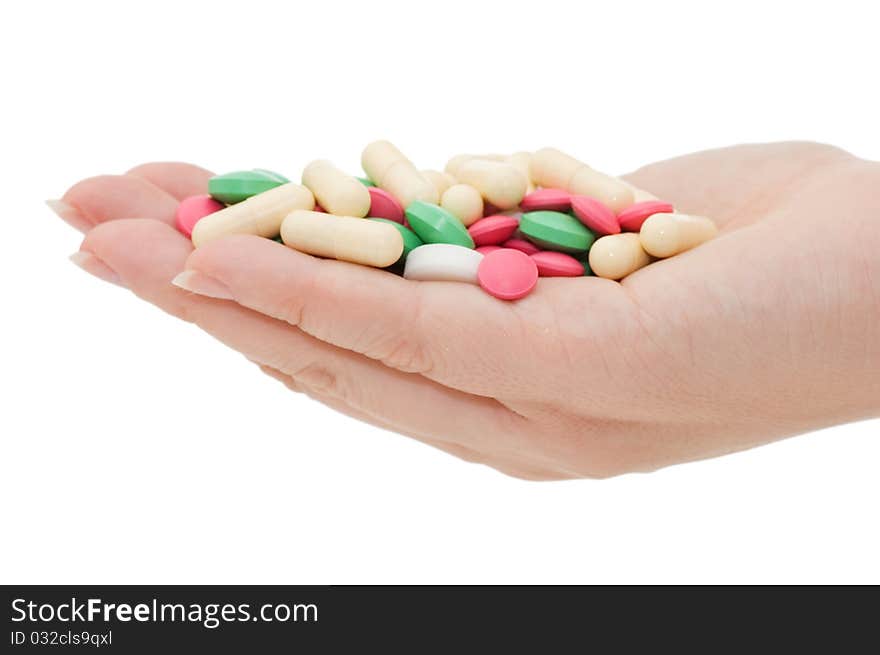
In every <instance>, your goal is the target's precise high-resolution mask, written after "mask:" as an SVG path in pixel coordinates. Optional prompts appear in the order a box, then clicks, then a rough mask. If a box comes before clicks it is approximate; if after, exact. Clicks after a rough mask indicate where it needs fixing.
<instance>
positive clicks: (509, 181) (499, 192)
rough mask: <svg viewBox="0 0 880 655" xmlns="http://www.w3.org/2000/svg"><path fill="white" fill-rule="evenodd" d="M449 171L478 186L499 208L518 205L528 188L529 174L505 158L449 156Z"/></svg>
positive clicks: (486, 197) (464, 181) (464, 182)
mask: <svg viewBox="0 0 880 655" xmlns="http://www.w3.org/2000/svg"><path fill="white" fill-rule="evenodd" d="M446 171H447V172H448V173H451V174H452V175H453V176H454V177H455V179H456V180H458V181H459V182H460V183H462V184H469V185H471V186H472V187H474V188H476V189H477V191H479V192H480V195H482V196H483V198H484V199H485V200H488V201H489V202H490V203H492V204H493V205H495V206H496V207H498V208H499V209H511V208H512V207H516V206H517V205H518V204H519V201H520V200H522V199H523V196H524V195H526V189H527V188H528V180H527V179H526V177H525V176H524V175H523V174H522V173H520V172H519V171H518V170H517V169H516V168H515V167H513V166H512V165H511V164H508V163H507V162H503V161H495V160H492V159H479V158H475V157H470V156H469V155H458V156H457V157H453V158H452V159H450V160H449V163H447V164H446Z"/></svg>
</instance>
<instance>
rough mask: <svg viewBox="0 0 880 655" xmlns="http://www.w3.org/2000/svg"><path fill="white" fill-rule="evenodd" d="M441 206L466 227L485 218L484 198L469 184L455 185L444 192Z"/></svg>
mask: <svg viewBox="0 0 880 655" xmlns="http://www.w3.org/2000/svg"><path fill="white" fill-rule="evenodd" d="M440 206H441V207H443V209H445V210H446V211H448V212H449V213H450V214H452V215H453V216H455V217H456V218H458V220H460V221H461V222H462V223H464V225H465V227H467V226H469V225H471V224H472V223H474V222H476V221H478V220H479V219H481V218H482V217H483V197H482V196H481V195H480V192H479V191H477V190H476V189H475V188H474V187H472V186H470V185H469V184H453V185H452V186H451V187H449V188H448V189H446V191H444V192H443V196H442V197H441V198H440Z"/></svg>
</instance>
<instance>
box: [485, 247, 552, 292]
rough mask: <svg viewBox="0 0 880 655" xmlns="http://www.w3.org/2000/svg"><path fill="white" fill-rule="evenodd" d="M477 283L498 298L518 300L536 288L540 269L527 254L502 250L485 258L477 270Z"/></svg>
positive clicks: (506, 249) (507, 249) (508, 249)
mask: <svg viewBox="0 0 880 655" xmlns="http://www.w3.org/2000/svg"><path fill="white" fill-rule="evenodd" d="M477 281H478V282H479V283H480V286H481V287H483V289H484V290H485V291H486V292H487V293H489V294H491V295H493V296H495V297H496V298H501V299H502V300H517V299H519V298H523V297H525V296H527V295H529V293H531V292H532V289H534V288H535V284H537V282H538V267H537V265H536V264H535V262H534V261H533V260H532V258H531V257H529V256H528V255H526V254H525V253H523V252H520V251H519V250H511V249H510V248H501V249H500V250H495V251H494V252H490V253H489V254H488V255H486V256H485V257H483V260H482V261H481V262H480V266H479V267H478V268H477Z"/></svg>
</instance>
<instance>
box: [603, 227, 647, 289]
mask: <svg viewBox="0 0 880 655" xmlns="http://www.w3.org/2000/svg"><path fill="white" fill-rule="evenodd" d="M650 263H651V258H650V257H649V256H648V253H646V252H645V251H644V249H643V248H642V244H641V243H640V242H639V235H638V234H635V233H634V232H624V233H623V234H610V235H608V236H604V237H602V238H601V239H598V240H597V241H596V243H594V244H593V247H592V248H590V268H591V269H593V273H595V274H596V275H598V276H599V277H604V278H607V279H609V280H620V279H621V278H625V277H626V276H627V275H629V274H630V273H635V272H636V271H637V270H639V269H640V268H642V267H643V266H647V265H648V264H650Z"/></svg>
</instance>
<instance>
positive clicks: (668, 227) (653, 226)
mask: <svg viewBox="0 0 880 655" xmlns="http://www.w3.org/2000/svg"><path fill="white" fill-rule="evenodd" d="M197 225H198V224H197ZM717 234H718V228H717V227H716V225H715V223H714V222H712V221H711V220H710V219H708V218H706V217H705V216H691V215H689V214H667V213H660V214H654V215H653V216H649V217H648V218H647V220H645V222H644V223H642V230H641V232H640V233H639V240H640V241H641V243H642V248H644V249H645V252H647V253H648V254H649V255H653V256H654V257H672V256H673V255H678V254H679V253H683V252H684V251H686V250H690V249H691V248H696V247H697V246H699V245H700V244H702V243H705V242H706V241H708V240H709V239H711V238H713V237H714V236H715V235H717Z"/></svg>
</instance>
